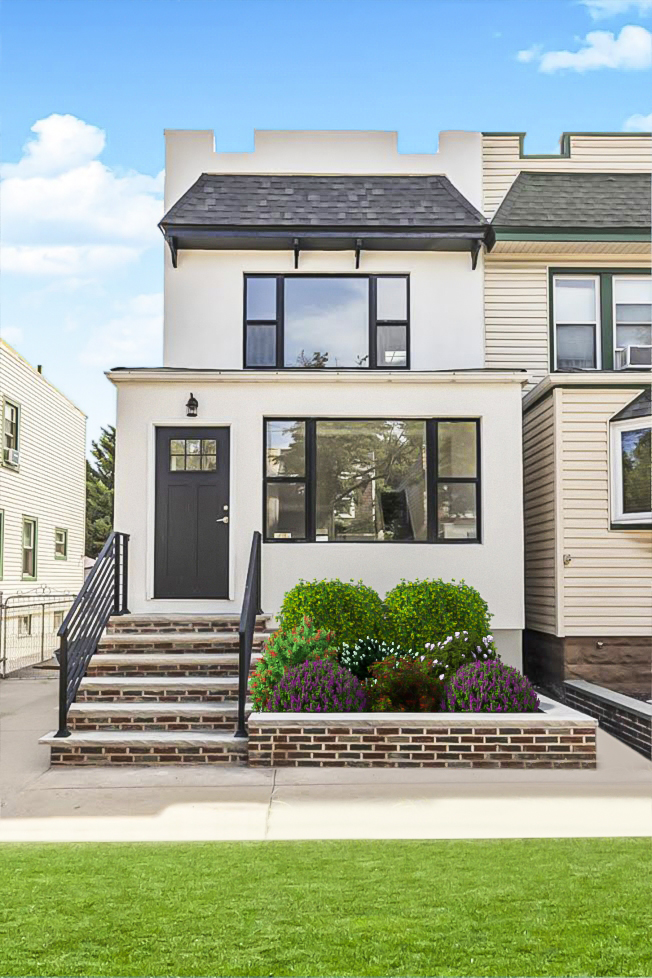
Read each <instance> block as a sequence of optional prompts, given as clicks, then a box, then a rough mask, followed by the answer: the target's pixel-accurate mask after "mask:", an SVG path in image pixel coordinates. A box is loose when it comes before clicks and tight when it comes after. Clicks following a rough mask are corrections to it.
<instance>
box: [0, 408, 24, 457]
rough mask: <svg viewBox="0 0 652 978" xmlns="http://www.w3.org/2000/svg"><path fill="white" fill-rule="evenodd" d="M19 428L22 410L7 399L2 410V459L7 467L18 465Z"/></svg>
mask: <svg viewBox="0 0 652 978" xmlns="http://www.w3.org/2000/svg"><path fill="white" fill-rule="evenodd" d="M19 427H20V408H19V407H18V405H17V404H15V403H14V402H13V401H8V400H7V399H6V398H5V402H4V405H3V409H2V457H3V460H4V462H5V465H13V466H16V465H18V461H19V455H18V450H19V447H20V446H19V438H20V434H19Z"/></svg>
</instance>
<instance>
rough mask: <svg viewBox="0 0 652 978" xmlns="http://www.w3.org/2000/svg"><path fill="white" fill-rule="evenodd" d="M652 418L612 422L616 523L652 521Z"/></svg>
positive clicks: (612, 463) (613, 495)
mask: <svg viewBox="0 0 652 978" xmlns="http://www.w3.org/2000/svg"><path fill="white" fill-rule="evenodd" d="M651 432H652V418H651V417H649V416H648V417H641V418H631V419H629V420H627V421H619V422H613V423H612V425H611V493H612V500H611V502H612V506H611V510H612V512H611V518H612V521H613V523H617V524H622V525H623V526H626V525H627V524H632V523H636V524H639V523H646V524H652V470H651V457H652V454H651V453H652V446H651Z"/></svg>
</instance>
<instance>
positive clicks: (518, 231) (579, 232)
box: [494, 227, 651, 241]
mask: <svg viewBox="0 0 652 978" xmlns="http://www.w3.org/2000/svg"><path fill="white" fill-rule="evenodd" d="M494 232H495V234H496V241H650V234H651V229H650V228H640V229H637V230H636V231H633V230H632V229H631V228H605V229H604V230H603V229H601V228H547V229H546V230H545V231H542V230H541V229H535V228H501V227H494Z"/></svg>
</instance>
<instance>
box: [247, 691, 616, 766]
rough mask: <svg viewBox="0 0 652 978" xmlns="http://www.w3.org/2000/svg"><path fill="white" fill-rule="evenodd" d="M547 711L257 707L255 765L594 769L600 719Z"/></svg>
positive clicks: (252, 742)
mask: <svg viewBox="0 0 652 978" xmlns="http://www.w3.org/2000/svg"><path fill="white" fill-rule="evenodd" d="M541 706H542V712H540V713H511V714H496V713H421V714H418V713H357V714H350V713H330V714H327V715H326V714H314V713H312V714H310V713H252V714H251V716H250V718H249V748H248V750H249V759H248V763H249V765H250V766H251V767H327V766H328V767H456V768H594V767H595V764H596V743H595V739H596V728H597V722H596V721H595V720H594V719H592V718H591V717H588V716H586V715H583V714H582V713H578V712H577V711H575V710H573V709H570V708H569V707H565V706H561V705H560V704H558V703H555V702H554V701H553V700H549V699H547V697H541Z"/></svg>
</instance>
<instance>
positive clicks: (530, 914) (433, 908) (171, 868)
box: [0, 839, 652, 978]
mask: <svg viewBox="0 0 652 978" xmlns="http://www.w3.org/2000/svg"><path fill="white" fill-rule="evenodd" d="M0 885H1V889H0V892H1V893H2V895H3V900H2V909H1V910H0V975H2V976H12V978H14V976H25V975H38V976H48V978H50V976H51V978H56V976H63V975H71V976H73V975H75V976H76V975H83V976H98V978H99V976H116V975H122V976H136V975H138V976H140V975H143V976H144V975H147V976H156V978H160V976H164V975H165V976H168V975H175V976H178V975H183V976H190V975H202V976H208V975H234V976H241V975H246V976H258V975H261V976H269V975H273V976H281V975H288V976H289V975H313V976H320V975H329V976H330V975H333V976H335V975H365V976H366V975H414V976H417V975H460V976H485V975H487V976H488V975H532V976H534V975H546V976H561V975H594V976H600V975H618V976H619V978H624V976H629V975H644V976H645V975H650V974H652V943H651V942H650V933H651V928H652V846H651V843H650V840H649V839H597V840H596V839H582V840H567V839H561V840H534V839H533V840H505V841H502V840H501V841H468V842H467V841H461V842H460V841H451V842H446V841H445V842H305V843H304V842H289V843H272V842H263V843H215V844H190V845H188V844H184V845H176V844H167V845H165V844H164V845H160V844H159V845H133V844H130V845H122V844H120V845H116V844H104V845H96V844H78V845H58V846H54V845H50V846H42V845H40V846H35V845H19V846H3V847H2V848H0Z"/></svg>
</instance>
